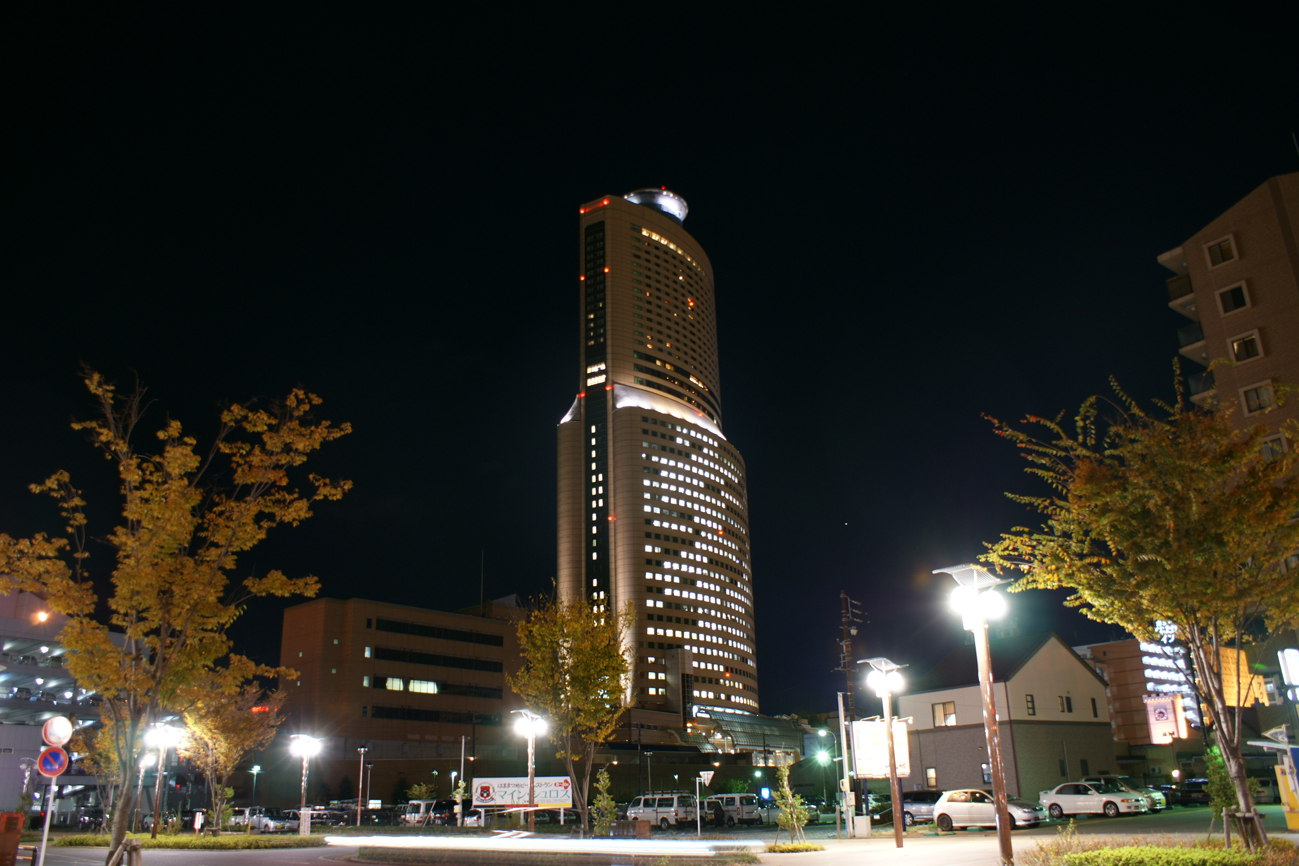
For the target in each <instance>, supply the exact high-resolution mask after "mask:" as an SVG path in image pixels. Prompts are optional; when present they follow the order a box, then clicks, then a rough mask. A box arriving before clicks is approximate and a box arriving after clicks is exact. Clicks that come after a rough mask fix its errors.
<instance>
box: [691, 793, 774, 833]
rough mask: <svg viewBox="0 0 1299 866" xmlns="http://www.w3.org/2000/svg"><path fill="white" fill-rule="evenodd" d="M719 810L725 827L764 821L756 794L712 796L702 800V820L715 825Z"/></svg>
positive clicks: (764, 816) (764, 817)
mask: <svg viewBox="0 0 1299 866" xmlns="http://www.w3.org/2000/svg"><path fill="white" fill-rule="evenodd" d="M719 808H720V809H721V813H720V814H721V816H722V822H723V823H725V824H726V826H727V827H734V826H735V825H736V824H761V823H762V822H763V821H764V820H766V815H765V814H764V813H763V811H762V809H761V804H760V803H759V802H758V796H757V795H756V794H714V795H713V796H711V797H709V798H707V799H706V800H704V818H705V819H706V820H708V821H710V822H712V823H714V824H716V823H717V822H718V815H719V813H718V809H719Z"/></svg>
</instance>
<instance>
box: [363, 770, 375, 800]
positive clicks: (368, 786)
mask: <svg viewBox="0 0 1299 866" xmlns="http://www.w3.org/2000/svg"><path fill="white" fill-rule="evenodd" d="M372 772H374V764H373V763H369V764H366V765H365V798H366V799H367V800H372V799H374V785H373V784H372V783H371V780H370V774H371V773H372Z"/></svg>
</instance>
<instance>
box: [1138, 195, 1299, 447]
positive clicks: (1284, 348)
mask: <svg viewBox="0 0 1299 866" xmlns="http://www.w3.org/2000/svg"><path fill="white" fill-rule="evenodd" d="M1296 229H1299V173H1294V174H1285V175H1280V176H1278V177H1274V178H1271V179H1270V180H1268V181H1267V182H1266V183H1264V184H1263V185H1262V186H1260V187H1258V188H1257V189H1255V190H1254V191H1253V192H1251V193H1250V194H1249V195H1247V196H1245V197H1244V198H1243V199H1241V200H1240V201H1239V202H1237V203H1236V204H1234V205H1232V207H1231V208H1229V209H1228V210H1227V211H1226V212H1225V213H1223V214H1222V215H1221V216H1219V217H1218V218H1217V219H1215V220H1213V221H1212V222H1211V223H1209V224H1208V225H1207V226H1205V227H1204V228H1202V229H1201V230H1200V231H1198V232H1196V233H1195V235H1193V236H1192V237H1191V238H1189V239H1188V240H1187V241H1186V242H1184V243H1183V244H1182V245H1181V246H1179V247H1177V248H1176V249H1173V250H1169V251H1168V252H1166V253H1164V254H1163V255H1161V256H1159V262H1160V264H1162V265H1164V266H1165V267H1167V268H1168V269H1169V270H1171V271H1172V272H1173V273H1174V274H1175V276H1173V277H1171V278H1169V279H1168V281H1167V287H1168V305H1169V306H1170V307H1171V308H1172V309H1174V310H1176V311H1177V312H1179V313H1181V314H1182V315H1184V316H1186V317H1188V318H1190V319H1192V320H1193V321H1192V323H1191V324H1189V325H1187V326H1186V327H1184V328H1182V329H1181V330H1180V331H1178V342H1179V343H1180V344H1181V349H1180V351H1181V353H1182V354H1183V355H1184V356H1185V357H1187V358H1188V359H1190V360H1192V361H1194V362H1195V363H1196V364H1200V365H1203V366H1205V367H1207V366H1208V365H1209V364H1210V363H1211V362H1212V361H1215V360H1218V359H1227V360H1228V361H1229V362H1230V363H1227V364H1223V365H1219V366H1218V367H1216V368H1215V369H1213V370H1203V371H1199V372H1194V373H1193V374H1192V375H1191V376H1190V377H1189V385H1190V394H1191V399H1192V400H1194V401H1195V402H1197V403H1199V402H1202V401H1204V400H1217V401H1219V402H1221V401H1233V402H1235V403H1236V404H1237V405H1238V406H1239V409H1240V414H1239V416H1238V417H1239V419H1240V425H1241V426H1248V425H1250V424H1254V423H1256V422H1258V421H1266V422H1267V423H1268V425H1269V426H1271V428H1272V429H1273V430H1274V431H1275V430H1276V429H1277V428H1278V425H1279V423H1280V422H1281V421H1282V420H1285V419H1287V418H1295V417H1299V400H1295V399H1294V398H1291V399H1290V400H1289V401H1288V402H1287V403H1286V405H1285V406H1283V407H1281V408H1280V409H1279V411H1274V410H1275V406H1274V404H1275V402H1276V386H1277V385H1278V384H1280V383H1289V384H1291V385H1294V384H1299V340H1297V339H1295V337H1296V334H1299V233H1297V231H1296ZM1277 443H1278V446H1279V445H1280V440H1279V437H1278V439H1277Z"/></svg>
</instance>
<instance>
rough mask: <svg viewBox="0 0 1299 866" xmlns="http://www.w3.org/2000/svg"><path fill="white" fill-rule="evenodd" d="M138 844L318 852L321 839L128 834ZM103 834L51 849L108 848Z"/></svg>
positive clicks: (62, 840) (64, 839) (58, 842)
mask: <svg viewBox="0 0 1299 866" xmlns="http://www.w3.org/2000/svg"><path fill="white" fill-rule="evenodd" d="M128 836H130V837H131V838H133V839H138V840H139V841H140V847H141V848H181V849H190V850H194V851H254V850H263V849H267V848H320V847H323V846H324V844H325V839H324V837H323V836H246V835H244V834H242V833H241V834H238V835H234V836H159V837H158V838H157V839H150V838H149V837H148V835H146V834H140V835H136V834H128ZM108 842H109V837H108V834H106V833H102V834H101V833H78V834H76V835H70V836H60V837H58V838H57V839H56V838H54V837H51V838H50V845H51V846H56V847H60V848H107V847H108Z"/></svg>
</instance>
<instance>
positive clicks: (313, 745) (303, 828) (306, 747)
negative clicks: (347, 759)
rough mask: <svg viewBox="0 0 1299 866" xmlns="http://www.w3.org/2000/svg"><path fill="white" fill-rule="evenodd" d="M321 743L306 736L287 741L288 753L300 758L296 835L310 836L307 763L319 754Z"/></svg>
mask: <svg viewBox="0 0 1299 866" xmlns="http://www.w3.org/2000/svg"><path fill="white" fill-rule="evenodd" d="M322 745H323V743H321V742H320V740H318V739H316V738H315V737H308V736H307V735H306V734H294V735H293V738H292V739H291V740H290V741H289V752H290V753H292V754H294V755H300V756H301V757H302V806H301V807H300V808H299V809H298V835H299V836H309V835H311V813H309V812H308V811H307V763H308V762H309V761H310V760H311V758H312V756H313V755H319V754H320V748H321V746H322Z"/></svg>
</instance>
